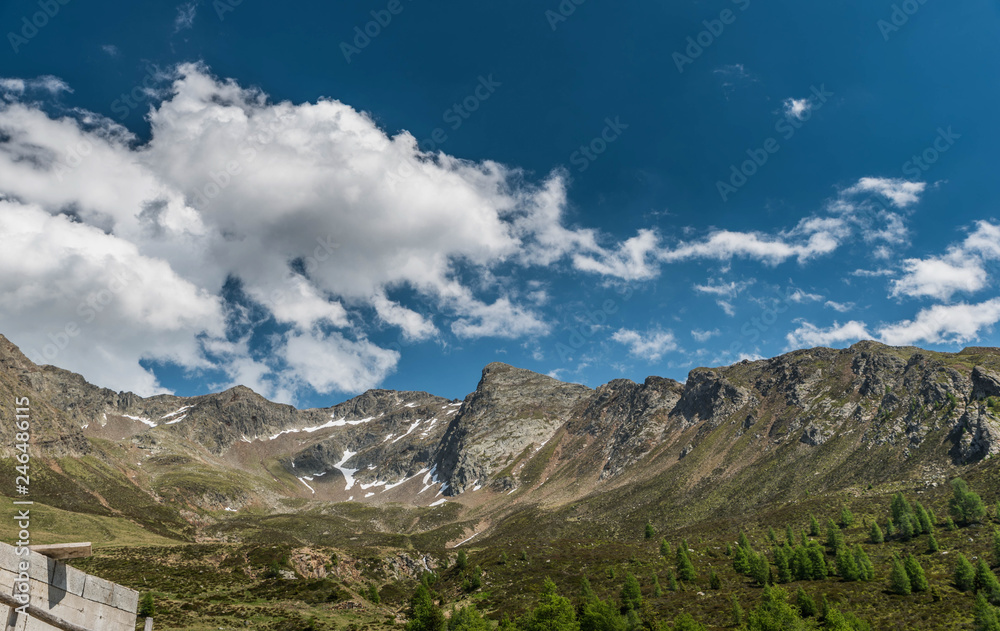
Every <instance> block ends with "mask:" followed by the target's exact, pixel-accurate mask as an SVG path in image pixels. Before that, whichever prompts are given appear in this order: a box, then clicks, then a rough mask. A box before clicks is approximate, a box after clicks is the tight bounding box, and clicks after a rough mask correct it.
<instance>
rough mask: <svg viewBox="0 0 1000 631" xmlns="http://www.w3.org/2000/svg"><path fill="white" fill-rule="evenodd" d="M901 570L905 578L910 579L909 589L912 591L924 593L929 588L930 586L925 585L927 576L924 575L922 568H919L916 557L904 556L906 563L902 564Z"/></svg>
mask: <svg viewBox="0 0 1000 631" xmlns="http://www.w3.org/2000/svg"><path fill="white" fill-rule="evenodd" d="M903 568H904V569H905V570H906V576H907V577H909V579H910V588H911V589H912V590H913V591H915V592H926V591H927V590H928V589H929V588H930V585H928V583H927V576H926V575H925V574H924V568H923V567H921V565H920V561H918V560H917V557H915V556H913V555H912V554H908V555H906V562H905V563H904V564H903Z"/></svg>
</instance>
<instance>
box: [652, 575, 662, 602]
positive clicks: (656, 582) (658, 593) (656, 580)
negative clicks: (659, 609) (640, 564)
mask: <svg viewBox="0 0 1000 631" xmlns="http://www.w3.org/2000/svg"><path fill="white" fill-rule="evenodd" d="M662 597H663V588H662V587H660V577H659V576H657V575H656V574H653V598H662Z"/></svg>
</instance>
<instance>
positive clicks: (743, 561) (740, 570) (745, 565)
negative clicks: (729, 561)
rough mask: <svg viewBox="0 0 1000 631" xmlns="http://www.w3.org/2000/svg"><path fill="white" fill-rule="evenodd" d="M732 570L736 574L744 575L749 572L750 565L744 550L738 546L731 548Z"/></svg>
mask: <svg viewBox="0 0 1000 631" xmlns="http://www.w3.org/2000/svg"><path fill="white" fill-rule="evenodd" d="M733 570H734V571H735V572H736V573H737V574H746V573H747V572H749V571H750V563H749V560H748V559H747V553H746V550H744V549H743V548H741V547H740V546H736V547H735V548H733Z"/></svg>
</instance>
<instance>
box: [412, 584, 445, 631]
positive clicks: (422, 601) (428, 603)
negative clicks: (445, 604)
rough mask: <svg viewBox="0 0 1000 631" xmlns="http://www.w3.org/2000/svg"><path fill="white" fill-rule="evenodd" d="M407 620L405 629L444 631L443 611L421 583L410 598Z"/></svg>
mask: <svg viewBox="0 0 1000 631" xmlns="http://www.w3.org/2000/svg"><path fill="white" fill-rule="evenodd" d="M407 613H408V617H409V619H410V620H409V622H407V623H406V631H444V630H445V627H446V624H445V619H444V613H443V612H442V611H441V609H440V608H439V607H438V606H437V605H435V604H434V599H433V598H431V592H430V590H429V589H428V588H427V586H426V585H424V584H423V583H421V584H420V585H419V586H417V591H416V592H415V593H414V594H413V597H412V598H410V608H409V610H408V611H407Z"/></svg>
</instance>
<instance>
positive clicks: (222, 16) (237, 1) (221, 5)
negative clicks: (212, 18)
mask: <svg viewBox="0 0 1000 631" xmlns="http://www.w3.org/2000/svg"><path fill="white" fill-rule="evenodd" d="M241 4H243V0H213V2H212V8H213V9H215V15H216V16H218V18H219V21H220V22H224V21H225V20H226V14H227V13H232V12H233V11H235V10H236V7H238V6H240V5H241Z"/></svg>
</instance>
